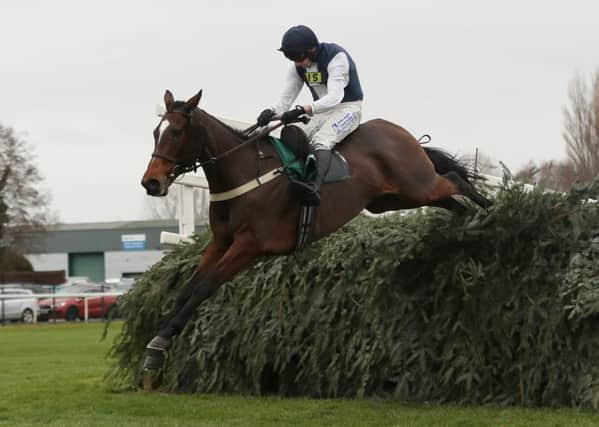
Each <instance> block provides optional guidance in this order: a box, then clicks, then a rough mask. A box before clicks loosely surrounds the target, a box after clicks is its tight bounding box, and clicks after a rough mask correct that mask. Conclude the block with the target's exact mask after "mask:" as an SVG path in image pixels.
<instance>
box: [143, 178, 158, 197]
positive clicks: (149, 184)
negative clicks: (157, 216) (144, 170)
mask: <svg viewBox="0 0 599 427" xmlns="http://www.w3.org/2000/svg"><path fill="white" fill-rule="evenodd" d="M141 185H143V186H144V187H145V189H146V191H147V192H148V194H149V195H150V196H155V195H157V194H158V193H160V182H158V180H157V179H146V180H145V181H142V182H141Z"/></svg>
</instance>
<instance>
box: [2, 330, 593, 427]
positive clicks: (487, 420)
mask: <svg viewBox="0 0 599 427" xmlns="http://www.w3.org/2000/svg"><path fill="white" fill-rule="evenodd" d="M119 327H120V324H119V323H114V324H113V325H112V326H111V331H110V333H109V337H108V339H107V340H105V341H101V340H100V337H101V335H102V329H103V325H102V324H101V323H91V324H87V325H85V324H82V323H79V322H77V323H60V324H56V325H52V324H44V325H31V326H26V325H15V326H5V327H0V426H11V427H12V426H39V425H49V426H69V427H70V426H111V427H115V426H228V425H233V426H318V425H323V426H544V427H545V426H596V425H599V414H596V413H591V412H581V411H577V410H574V409H522V408H496V407H460V406H452V405H444V406H439V405H411V404H403V403H400V402H397V401H393V400H385V399H360V400H357V399H356V400H350V399H323V400H314V399H304V398H297V399H295V398H294V399H283V398H278V397H246V396H216V395H191V396H190V395H168V394H162V393H144V392H122V393H115V392H111V391H110V390H109V388H108V387H107V386H106V384H104V382H103V377H104V374H105V373H106V371H107V369H108V366H109V363H110V362H109V360H108V359H107V358H106V354H107V351H108V348H109V346H110V342H111V341H112V338H113V337H114V335H115V334H116V332H117V330H118V328H119Z"/></svg>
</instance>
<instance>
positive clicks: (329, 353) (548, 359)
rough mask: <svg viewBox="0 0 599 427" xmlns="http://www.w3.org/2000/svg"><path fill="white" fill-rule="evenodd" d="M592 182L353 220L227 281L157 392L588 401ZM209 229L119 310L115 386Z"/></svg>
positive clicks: (194, 324)
mask: <svg viewBox="0 0 599 427" xmlns="http://www.w3.org/2000/svg"><path fill="white" fill-rule="evenodd" d="M597 194H599V181H597V182H595V183H593V184H592V185H590V186H587V187H581V188H577V189H574V190H572V191H570V192H569V193H568V194H560V193H542V192H540V191H533V192H525V191H524V190H523V188H522V187H520V186H511V187H507V186H504V187H503V188H501V189H500V190H499V192H498V193H497V195H496V199H495V202H496V204H495V206H494V207H493V208H492V209H491V210H490V211H489V212H480V211H479V212H477V213H476V214H474V215H469V216H465V217H456V216H453V215H451V214H450V213H448V212H446V211H444V210H441V209H432V208H431V209H427V210H421V211H417V212H415V213H413V214H410V215H399V214H393V215H389V216H385V217H382V218H381V217H379V218H369V217H365V216H361V217H359V218H357V219H355V220H354V221H352V222H351V223H349V224H348V225H346V226H345V227H343V228H342V229H341V230H339V231H338V232H336V233H335V234H333V235H332V236H330V237H328V238H326V239H323V240H321V241H319V242H316V243H313V244H311V245H310V246H309V247H308V248H307V249H306V250H304V251H303V252H301V253H299V254H296V255H290V256H281V257H272V258H265V259H262V260H260V261H259V262H256V263H255V264H254V265H253V266H252V267H251V268H250V269H249V270H248V271H247V272H245V273H244V274H241V275H239V276H238V277H237V278H236V279H235V280H234V281H232V282H231V283H228V284H226V285H225V286H223V287H222V288H221V289H220V290H219V291H218V292H217V294H216V295H215V296H214V297H212V298H211V299H210V300H208V301H207V302H206V303H205V304H203V305H202V306H201V307H200V308H199V309H198V313H197V317H196V318H195V319H194V320H193V321H191V322H189V324H188V325H187V326H186V328H185V329H184V331H183V332H182V333H181V334H180V335H179V336H178V337H177V338H176V339H175V340H174V344H173V347H172V348H171V350H170V351H169V357H168V360H167V364H166V367H165V369H164V370H163V372H162V374H161V389H162V390H164V391H171V392H185V393H199V392H201V393H206V392H226V393H245V394H256V395H263V394H280V395H284V396H293V395H303V396H313V397H361V396H371V395H383V396H394V397H396V398H399V399H401V400H405V401H416V402H425V401H426V402H457V403H468V404H481V403H493V404H502V405H512V404H518V405H527V406H538V405H548V406H564V405H572V406H581V407H593V408H596V407H597V406H599V351H598V350H599V322H598V320H599V319H598V314H599V206H598V204H597V203H591V202H587V201H586V200H587V199H588V198H589V197H596V195H597ZM208 238H209V235H207V234H206V235H201V236H196V242H195V243H194V244H186V245H180V246H178V247H176V248H175V249H174V250H173V251H172V252H171V253H169V254H168V255H167V256H165V257H164V258H163V259H162V260H161V261H160V262H159V263H157V264H156V265H154V266H153V267H152V268H151V269H150V270H149V271H148V272H147V273H146V274H144V275H143V276H142V277H141V278H140V279H139V280H138V281H137V285H136V287H135V288H134V290H133V291H131V292H130V293H129V294H128V295H127V296H126V297H125V298H124V299H123V301H122V302H121V312H122V313H124V315H125V321H124V327H123V331H122V333H121V334H120V335H119V336H118V337H117V340H116V341H115V343H114V345H113V348H112V356H113V357H114V358H115V365H114V369H113V371H112V372H111V373H110V375H109V377H110V379H111V381H112V382H113V385H114V386H118V387H123V386H124V387H132V388H134V387H137V386H138V385H139V384H140V382H141V378H142V372H141V365H142V363H143V356H144V348H145V345H146V344H147V342H148V341H149V340H150V339H151V338H152V337H153V336H154V334H155V333H156V331H157V329H158V325H159V323H160V321H161V319H162V318H163V316H164V315H165V314H167V313H168V312H169V310H170V309H171V308H172V306H173V304H174V298H175V296H176V293H177V290H178V289H179V288H181V287H182V286H183V285H184V284H185V282H186V281H187V279H188V278H189V277H190V275H191V274H192V272H193V270H194V268H195V266H196V265H197V263H198V261H199V259H200V257H201V253H202V250H203V248H204V247H205V245H206V242H207V240H208Z"/></svg>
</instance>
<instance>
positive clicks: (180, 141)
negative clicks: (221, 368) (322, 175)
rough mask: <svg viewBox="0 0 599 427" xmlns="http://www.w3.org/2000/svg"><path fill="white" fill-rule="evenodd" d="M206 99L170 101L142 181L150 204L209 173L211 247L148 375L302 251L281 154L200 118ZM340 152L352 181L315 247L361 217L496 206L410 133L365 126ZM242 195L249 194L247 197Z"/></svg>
mask: <svg viewBox="0 0 599 427" xmlns="http://www.w3.org/2000/svg"><path fill="white" fill-rule="evenodd" d="M201 96H202V91H200V92H199V93H197V94H196V95H195V96H193V97H191V98H190V99H189V100H187V101H175V100H174V98H173V95H172V93H171V92H170V91H168V90H167V91H166V93H165V95H164V103H165V105H166V113H165V114H164V115H163V116H162V120H161V123H160V124H159V125H158V127H157V128H156V129H155V131H154V144H155V145H154V152H153V153H152V156H151V159H150V162H149V165H148V167H147V170H146V171H145V174H144V175H143V179H142V185H143V187H145V189H146V191H147V193H148V194H149V195H151V196H164V195H166V194H167V192H168V187H169V185H170V184H171V183H172V182H173V181H174V180H175V178H176V177H177V176H178V175H180V174H181V173H184V172H186V171H190V170H193V169H196V168H197V167H202V168H203V169H204V173H205V176H206V179H207V181H208V185H209V190H210V193H211V199H212V200H211V203H210V214H209V218H210V229H211V230H212V239H211V241H210V242H209V243H208V245H207V247H206V250H205V252H204V254H203V256H202V258H201V261H200V263H199V265H198V267H197V270H196V271H195V273H194V275H193V276H192V278H191V280H190V281H189V283H188V284H187V285H186V286H185V287H184V288H183V290H182V291H181V293H180V294H179V295H178V297H177V299H176V303H175V307H174V309H173V311H172V312H171V313H170V315H169V316H167V317H166V318H165V320H164V322H163V323H162V325H161V327H160V330H159V331H158V333H157V335H156V336H155V337H154V338H153V339H152V340H151V341H150V343H149V344H148V346H147V351H146V357H145V360H144V370H145V371H151V372H155V371H156V370H158V369H160V368H161V367H162V366H163V364H164V358H165V355H166V352H167V350H168V348H169V347H170V344H171V340H172V339H173V337H174V336H176V335H177V334H179V333H180V332H181V331H182V329H183V327H184V326H185V324H186V322H187V321H188V320H189V319H190V318H191V317H192V316H193V315H194V313H195V312H196V310H197V308H198V306H199V304H200V303H202V301H204V300H205V299H206V298H208V297H209V296H210V295H212V294H213V293H214V292H215V291H216V290H217V289H218V288H219V287H220V286H221V285H222V284H223V283H225V282H227V281H229V280H230V279H231V278H233V276H235V275H236V274H237V273H239V272H241V271H243V270H244V269H246V268H247V267H248V266H249V265H250V264H251V263H252V262H253V261H254V260H256V258H258V257H260V256H264V255H279V254H288V253H291V252H293V250H294V249H295V244H296V238H297V234H298V216H299V210H300V201H299V200H297V198H295V197H294V195H293V193H292V192H291V191H290V184H289V180H287V179H285V177H283V176H281V175H280V174H279V175H276V174H273V173H272V172H270V174H269V172H268V171H273V170H277V169H278V168H280V166H281V162H280V160H279V157H278V156H277V155H276V154H275V152H274V148H273V147H272V145H271V144H269V143H265V142H264V141H262V143H260V138H257V137H255V136H251V135H248V134H247V133H244V132H241V131H239V130H236V129H233V128H231V127H229V126H227V125H226V124H224V123H222V122H221V121H219V120H218V119H216V118H215V117H213V116H211V115H210V114H208V113H207V112H205V111H204V110H202V109H200V108H198V103H199V101H200V98H201ZM280 125H282V124H281V123H279V125H277V126H274V127H278V126H280ZM274 127H270V128H267V129H266V130H265V132H262V134H267V133H268V132H270V131H271V130H272V129H274ZM254 128H255V126H254ZM335 148H336V149H337V150H338V151H339V152H340V153H341V154H342V155H343V156H344V157H345V159H346V160H347V163H348V164H349V166H350V169H351V176H350V178H349V179H347V180H345V181H342V182H338V183H334V184H330V185H323V187H322V190H321V192H322V202H321V205H320V207H319V214H318V216H317V219H316V221H315V223H314V228H313V233H312V236H311V240H312V241H315V240H318V239H320V238H322V237H324V236H326V235H328V234H331V233H333V232H334V231H335V230H337V229H338V228H340V227H341V226H342V225H344V224H345V223H347V222H348V221H349V220H351V219H352V218H354V217H355V216H357V215H358V214H359V213H360V212H362V210H363V209H367V210H368V211H370V212H373V213H381V212H385V211H389V210H398V209H406V208H416V207H420V206H437V207H442V208H446V209H449V210H452V211H456V212H463V211H464V210H465V209H466V208H465V206H464V205H462V204H461V203H460V202H458V201H456V200H454V199H453V198H452V196H454V195H463V196H466V197H468V198H469V199H471V200H472V201H474V202H475V203H476V204H478V205H479V206H481V207H483V208H486V207H488V206H490V202H489V200H487V199H486V198H485V197H483V196H482V195H481V194H479V193H478V192H477V191H476V190H475V189H474V187H473V185H472V184H471V181H470V180H471V178H472V175H471V174H470V173H469V172H468V169H467V168H466V166H465V165H463V164H461V163H460V162H459V161H457V160H456V159H454V158H453V157H452V156H450V155H447V154H446V153H444V152H442V151H441V150H437V149H432V148H428V147H425V148H423V147H422V146H421V145H420V144H419V143H418V141H417V140H416V139H415V138H414V137H413V136H412V135H411V134H410V133H409V132H408V131H406V130H405V129H403V128H401V127H400V126H397V125H395V124H393V123H390V122H388V121H385V120H381V119H375V120H370V121H367V122H365V123H363V124H361V125H360V126H359V128H358V129H357V130H356V131H354V132H353V133H352V134H350V135H349V136H348V137H347V138H346V139H345V140H344V141H343V143H341V144H339V145H337V146H336V147H335ZM266 176H268V178H269V179H266V178H265V177H266ZM257 177H260V178H262V179H260V178H258V179H257ZM252 187H255V188H252ZM240 188H241V189H245V192H243V193H241V194H240V191H237V190H239V189H240ZM248 188H249V190H248ZM232 190H233V192H231V191H232ZM223 195H225V196H226V195H228V196H227V197H224V196H223Z"/></svg>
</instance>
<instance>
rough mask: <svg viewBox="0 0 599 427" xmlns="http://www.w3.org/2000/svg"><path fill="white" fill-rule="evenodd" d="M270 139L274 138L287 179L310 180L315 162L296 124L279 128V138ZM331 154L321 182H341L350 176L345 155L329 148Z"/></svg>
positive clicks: (306, 141) (310, 148)
mask: <svg viewBox="0 0 599 427" xmlns="http://www.w3.org/2000/svg"><path fill="white" fill-rule="evenodd" d="M271 138H272V137H271ZM272 139H274V140H275V141H273V144H274V146H275V148H276V149H277V152H278V153H279V156H280V157H281V160H282V162H283V167H284V169H285V171H286V173H287V176H288V177H289V180H290V181H291V182H292V183H293V182H294V181H300V182H310V181H312V180H313V179H314V176H315V174H316V163H315V159H314V154H312V147H311V145H310V143H309V142H308V138H307V137H306V134H305V133H304V132H303V131H302V130H301V129H300V128H298V127H297V126H285V127H284V128H283V129H282V130H281V139H280V140H277V139H276V138H272ZM331 154H332V155H331V163H330V165H329V168H328V170H327V172H326V174H325V177H324V180H323V182H322V183H323V184H330V183H334V182H341V181H345V180H346V179H348V178H349V177H351V172H350V169H349V165H348V164H347V160H345V157H343V155H342V154H341V153H339V152H338V151H337V150H335V149H333V150H331Z"/></svg>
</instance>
